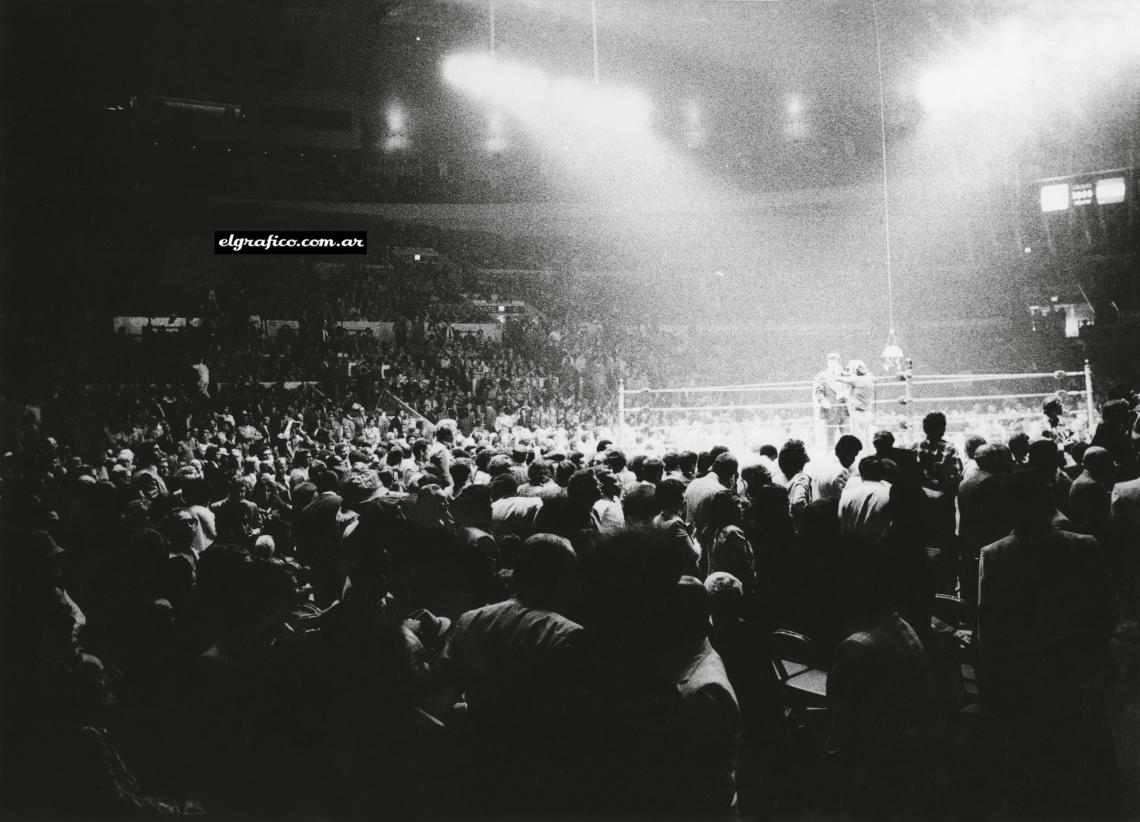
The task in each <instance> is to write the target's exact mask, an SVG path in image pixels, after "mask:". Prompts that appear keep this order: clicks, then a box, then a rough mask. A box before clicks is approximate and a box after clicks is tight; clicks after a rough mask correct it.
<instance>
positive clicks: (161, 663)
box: [0, 329, 1140, 819]
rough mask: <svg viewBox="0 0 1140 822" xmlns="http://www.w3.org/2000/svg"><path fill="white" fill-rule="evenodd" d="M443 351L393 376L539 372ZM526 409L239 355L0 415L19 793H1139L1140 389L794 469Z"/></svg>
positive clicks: (885, 803) (410, 796) (757, 812)
mask: <svg viewBox="0 0 1140 822" xmlns="http://www.w3.org/2000/svg"><path fill="white" fill-rule="evenodd" d="M539 331H540V332H545V330H544V329H540V330H539ZM430 338H431V334H430V333H429V334H428V335H426V337H425V342H431V339H430ZM434 342H435V344H437V345H438V346H439V349H438V350H439V351H441V352H443V353H442V357H444V358H445V360H446V362H444V361H441V360H434V361H427V360H425V361H419V362H417V361H416V360H415V358H414V357H411V358H410V360H409V361H408V362H407V363H405V362H404V361H403V360H401V359H400V358H401V357H402V356H408V355H406V354H401V355H396V356H395V357H394V358H393V361H392V363H391V366H390V367H391V368H392V369H394V370H395V371H397V372H398V373H401V374H405V375H406V376H407V377H408V380H407V382H406V383H404V385H403V386H402V387H403V388H404V389H408V388H409V387H410V386H411V385H412V384H413V383H416V384H419V383H420V382H421V381H423V380H424V379H428V378H434V379H438V380H445V379H446V380H454V383H455V385H463V386H464V390H470V391H474V392H475V394H474V395H475V396H484V395H481V394H480V393H479V392H480V391H481V390H482V389H481V388H480V384H481V383H487V384H491V385H492V386H493V387H492V388H491V389H488V393H487V394H486V395H485V396H487V397H492V396H500V397H501V396H503V395H506V396H508V397H509V396H510V393H511V391H514V390H518V389H517V385H516V383H514V382H512V381H513V380H521V381H524V382H526V381H533V380H536V379H538V378H536V377H535V376H534V374H535V371H534V370H533V369H534V368H536V367H537V364H536V363H520V364H518V367H517V370H511V368H510V367H509V366H506V365H503V364H502V363H498V364H496V365H493V364H492V362H494V355H493V354H490V353H488V352H489V351H490V350H491V348H493V346H490V345H489V343H488V342H487V341H486V340H478V339H477V338H472V339H468V340H455V339H453V338H450V337H449V336H445V337H444V338H442V339H439V340H435V341H434ZM502 368H505V369H506V370H499V369H502ZM404 369H407V370H406V371H405V370H404ZM417 369H418V370H417ZM429 375H432V376H430V377H429ZM448 375H450V376H448ZM469 384H470V385H471V387H470V388H467V386H468V385H469ZM531 388H532V390H533V391H535V392H537V393H535V394H533V395H532V396H540V395H541V392H542V390H543V389H542V388H541V387H540V386H531ZM427 390H428V391H429V392H430V390H431V389H430V388H429V389H427ZM449 390H450V388H449ZM494 391H497V392H499V393H498V394H497V395H496V394H492V393H490V392H494ZM424 396H425V398H426V397H427V394H425V395H424ZM543 407H544V406H542V405H538V404H536V411H535V414H536V415H537V416H538V417H539V418H537V419H536V418H531V419H521V418H519V417H517V416H515V415H510V416H508V417H507V418H503V415H501V414H498V415H496V418H495V419H494V420H489V419H487V416H489V415H482V416H480V415H479V414H476V413H470V411H471V409H470V408H468V409H467V412H466V413H465V412H464V410H463V409H460V408H455V409H453V408H450V407H448V406H446V405H444V406H442V407H440V408H439V409H437V411H438V414H437V417H436V422H437V423H438V424H433V423H432V422H430V421H428V420H426V419H423V418H422V417H419V416H418V415H415V414H413V413H411V412H408V411H401V412H399V413H395V414H388V413H385V412H383V411H380V412H379V413H377V411H376V408H377V406H375V405H369V406H365V405H363V404H361V403H359V402H352V403H351V404H345V403H343V402H342V401H340V400H338V399H337V398H335V397H333V396H331V395H330V394H329V393H327V392H326V391H325V390H323V389H322V388H321V387H320V386H314V385H301V386H299V387H296V388H293V389H288V388H285V387H284V386H282V385H280V384H275V385H269V386H266V385H262V384H260V383H258V382H256V381H249V380H245V381H237V382H235V383H234V384H227V385H224V386H219V385H216V384H211V383H209V382H208V381H207V380H201V381H199V382H198V383H197V384H194V383H192V382H190V381H187V382H186V383H184V384H182V385H171V386H161V387H159V386H154V385H152V386H145V385H141V386H135V387H134V388H124V387H119V386H116V387H114V388H112V387H111V386H96V387H89V388H82V389H79V388H77V389H73V390H70V391H65V390H63V389H61V390H60V391H59V392H58V393H57V395H56V396H55V397H54V398H52V401H51V402H44V403H41V404H29V405H27V406H24V407H21V408H18V409H17V408H14V407H6V408H5V413H6V415H7V416H8V417H9V421H10V424H9V425H7V426H6V432H7V436H8V441H7V442H6V448H7V450H6V453H5V454H4V456H3V459H2V463H0V470H2V473H0V506H2V511H3V531H4V539H3V545H4V552H3V564H4V570H5V573H4V580H5V583H6V586H7V587H6V591H5V597H4V603H5V614H4V619H3V625H4V648H5V653H6V655H7V657H6V658H7V662H8V664H7V665H6V666H5V682H4V684H3V694H4V716H3V722H4V725H3V732H2V734H0V737H2V739H3V745H4V747H5V751H4V761H5V763H6V766H5V771H6V778H5V780H4V797H3V800H4V804H5V808H6V811H7V812H9V813H14V814H16V815H19V816H26V815H34V814H36V813H47V814H50V815H74V816H80V817H91V816H97V815H106V816H119V815H128V814H136V813H144V814H172V813H198V812H201V811H202V810H203V809H205V810H208V811H210V812H212V813H219V814H224V815H228V814H233V815H251V814H252V815H264V814H289V815H292V816H296V815H313V816H321V817H325V816H336V817H339V816H357V815H364V814H375V813H377V812H385V813H394V814H396V815H399V816H416V817H421V818H425V817H430V818H438V817H446V816H454V817H464V818H467V817H473V816H486V815H491V814H508V813H509V814H520V815H524V814H525V815H529V816H534V815H539V816H547V815H550V816H555V815H566V814H585V813H591V814H600V815H602V816H605V817H609V816H611V815H612V816H621V817H624V816H626V815H630V816H642V815H647V814H660V813H667V814H669V815H677V814H681V815H701V816H710V815H711V816H722V817H727V816H731V815H734V814H741V815H744V816H746V817H749V818H757V819H764V818H772V817H779V816H780V815H782V814H784V813H793V814H802V813H808V814H818V815H824V816H830V815H833V814H854V815H856V816H857V817H862V818H876V819H878V818H899V819H915V818H926V817H939V818H943V817H949V818H975V817H979V816H982V817H989V818H1007V817H1010V816H1018V815H1023V816H1026V815H1027V816H1029V817H1032V818H1039V817H1045V816H1052V817H1061V818H1071V817H1080V818H1113V817H1116V816H1119V815H1121V814H1122V813H1123V806H1122V802H1123V797H1122V794H1121V780H1120V770H1119V767H1120V765H1118V763H1117V761H1116V758H1115V754H1114V749H1113V739H1112V736H1111V730H1112V727H1111V722H1110V715H1109V712H1108V709H1107V705H1106V693H1107V689H1108V687H1109V686H1110V685H1111V684H1112V683H1114V682H1115V681H1117V680H1118V679H1119V677H1121V676H1123V674H1122V673H1121V672H1120V671H1119V670H1117V668H1116V667H1115V664H1114V659H1113V657H1112V656H1111V654H1110V652H1109V639H1110V637H1111V636H1112V635H1113V632H1114V630H1115V629H1116V626H1117V622H1118V618H1119V617H1120V615H1121V613H1122V612H1123V615H1124V616H1125V617H1126V618H1128V619H1131V620H1134V619H1135V618H1136V613H1135V606H1136V602H1137V593H1138V590H1137V557H1136V555H1135V550H1136V546H1137V545H1140V485H1138V483H1140V479H1138V478H1137V477H1138V476H1140V470H1138V466H1137V448H1136V444H1137V439H1138V438H1137V434H1136V431H1137V428H1136V419H1137V417H1136V396H1135V394H1133V393H1132V392H1130V391H1127V390H1124V389H1114V392H1113V396H1112V398H1111V399H1110V400H1109V401H1108V402H1107V403H1105V404H1104V405H1103V407H1102V408H1101V409H1100V416H1101V420H1100V422H1099V424H1098V426H1097V428H1096V430H1095V432H1093V434H1092V436H1091V438H1087V439H1086V438H1085V437H1084V436H1082V435H1080V434H1077V435H1074V436H1068V435H1066V436H1065V437H1064V438H1063V439H1062V438H1061V437H1060V436H1059V434H1058V433H1057V432H1055V431H1052V430H1051V431H1047V432H1042V433H1041V434H1040V435H1038V436H1036V438H1034V439H1031V438H1030V437H1029V436H1028V435H1026V434H1020V435H1017V436H1013V437H1009V438H1008V439H1007V438H1006V437H1004V436H999V437H997V438H994V437H991V436H981V435H979V434H978V433H976V432H971V434H972V435H971V436H969V437H968V438H967V439H966V440H965V442H964V444H963V447H958V446H956V445H955V444H952V443H951V442H948V441H947V439H946V438H945V437H946V428H947V421H946V418H945V416H944V415H942V414H939V413H931V414H928V415H927V416H926V417H925V418H924V419H923V434H924V438H923V439H922V441H921V442H918V443H917V444H916V445H915V446H914V447H913V448H900V447H897V446H896V442H895V434H900V435H901V432H898V431H894V432H892V431H890V430H885V429H880V430H877V431H876V432H875V434H874V436H873V438H872V441H871V442H861V441H859V440H858V439H856V438H855V437H853V436H850V435H847V436H844V437H842V438H840V439H839V441H838V443H837V444H836V446H835V448H834V452H833V453H831V454H828V455H826V457H824V458H819V457H818V455H817V458H816V459H814V460H813V459H812V458H811V455H810V454H809V450H810V449H808V448H807V447H806V446H805V444H804V443H803V442H802V441H800V440H798V439H788V440H786V441H784V442H783V443H782V445H780V446H779V447H777V445H776V444H775V442H773V443H770V444H764V445H762V446H761V447H759V448H757V449H756V450H755V451H754V452H753V451H740V450H737V451H733V450H731V449H729V448H727V447H725V446H714V447H710V448H709V449H708V450H703V451H701V452H699V453H698V452H695V451H675V450H667V451H665V452H663V453H660V454H659V455H658V454H657V453H655V452H653V453H646V452H643V451H640V450H639V449H638V448H636V447H635V448H633V449H631V450H630V451H629V452H628V453H626V452H623V451H622V450H621V449H619V448H615V447H614V445H613V443H612V442H611V441H610V440H609V439H608V438H607V437H606V436H605V430H604V428H602V427H599V426H594V425H592V424H587V423H582V422H579V423H578V424H577V425H576V426H574V427H572V428H567V427H566V426H565V425H564V424H561V423H564V420H561V421H560V420H559V419H554V418H552V419H550V420H545V421H544V420H543V419H541V413H542V412H541V410H540V409H542V408H543ZM65 412H67V413H70V414H71V415H72V416H65V415H64V414H65ZM444 416H451V417H453V418H452V419H451V420H448V421H441V419H440V418H441V417H444ZM457 418H461V419H462V422H461V421H460V419H457ZM100 422H101V423H102V425H99V423H100ZM544 422H550V423H553V424H551V425H544ZM777 442H778V441H777ZM813 683H814V684H813ZM1073 751H1080V752H1081V754H1080V756H1079V757H1078V756H1074V755H1073ZM1120 764H1125V763H1120Z"/></svg>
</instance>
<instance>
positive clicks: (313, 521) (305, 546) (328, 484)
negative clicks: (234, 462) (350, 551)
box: [297, 471, 347, 608]
mask: <svg viewBox="0 0 1140 822" xmlns="http://www.w3.org/2000/svg"><path fill="white" fill-rule="evenodd" d="M315 479H316V486H317V491H318V493H317V496H316V497H315V498H314V499H313V501H312V502H310V503H309V504H308V505H307V506H305V509H304V510H303V511H301V513H300V515H299V516H298V517H297V554H298V557H299V558H300V560H301V561H302V562H304V563H306V564H308V565H310V566H312V568H313V594H314V597H315V598H316V601H317V604H318V605H320V606H321V607H322V608H323V607H326V606H328V605H331V604H332V603H333V602H335V601H336V600H338V599H340V596H341V593H342V591H343V588H344V581H345V576H346V570H347V563H346V557H345V552H344V550H343V545H342V540H341V528H340V526H339V524H338V521H337V515H338V514H339V513H340V508H341V504H342V503H343V502H344V500H343V499H342V498H341V496H340V494H338V493H337V490H338V489H339V488H340V479H339V478H338V477H337V475H336V472H335V471H322V472H321V473H319V474H318V475H317V476H316V478H315Z"/></svg>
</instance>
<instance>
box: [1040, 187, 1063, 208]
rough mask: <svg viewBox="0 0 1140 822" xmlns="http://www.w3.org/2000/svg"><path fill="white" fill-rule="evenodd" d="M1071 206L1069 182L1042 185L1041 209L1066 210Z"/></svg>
mask: <svg viewBox="0 0 1140 822" xmlns="http://www.w3.org/2000/svg"><path fill="white" fill-rule="evenodd" d="M1068 207H1069V184H1068V183H1050V184H1049V185H1044V186H1041V210H1042V211H1064V210H1065V209H1066V208H1068Z"/></svg>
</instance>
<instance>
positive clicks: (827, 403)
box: [812, 352, 849, 448]
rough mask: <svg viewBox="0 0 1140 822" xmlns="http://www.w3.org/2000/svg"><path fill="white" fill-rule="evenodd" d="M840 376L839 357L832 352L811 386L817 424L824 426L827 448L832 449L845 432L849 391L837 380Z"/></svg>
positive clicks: (841, 369) (841, 371)
mask: <svg viewBox="0 0 1140 822" xmlns="http://www.w3.org/2000/svg"><path fill="white" fill-rule="evenodd" d="M842 374H843V367H842V366H841V365H840V360H839V355H838V354H836V353H834V352H833V353H831V354H828V355H827V365H826V366H824V369H823V370H822V371H820V372H819V373H818V374H816V375H815V383H814V385H813V386H812V399H813V401H814V402H815V405H816V408H818V409H819V423H820V424H821V425H823V426H824V429H823V433H824V437H825V438H826V442H827V447H828V448H833V447H834V446H835V442H836V440H838V439H839V437H840V436H841V435H842V434H844V433H846V430H847V422H848V413H847V396H848V393H849V389H848V386H847V385H846V384H845V383H843V382H842V381H840V379H839V378H840V376H841V375H842Z"/></svg>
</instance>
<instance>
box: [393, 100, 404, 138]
mask: <svg viewBox="0 0 1140 822" xmlns="http://www.w3.org/2000/svg"><path fill="white" fill-rule="evenodd" d="M405 125H407V118H406V116H405V115H404V109H403V108H402V107H401V106H400V104H399V103H392V105H390V106H388V131H390V132H393V133H395V132H401V131H403V130H404V126H405Z"/></svg>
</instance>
